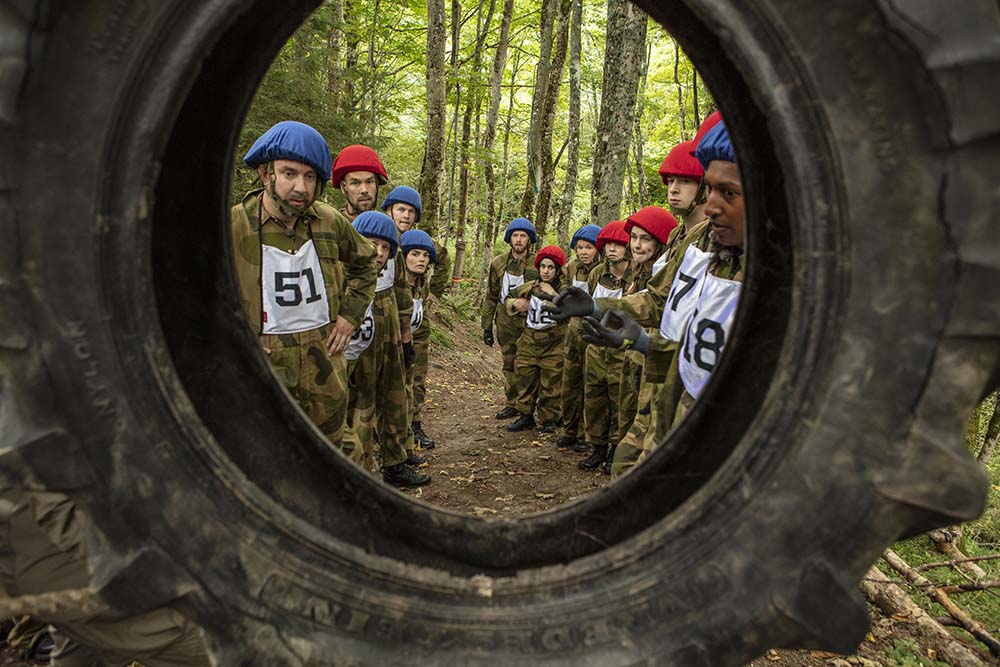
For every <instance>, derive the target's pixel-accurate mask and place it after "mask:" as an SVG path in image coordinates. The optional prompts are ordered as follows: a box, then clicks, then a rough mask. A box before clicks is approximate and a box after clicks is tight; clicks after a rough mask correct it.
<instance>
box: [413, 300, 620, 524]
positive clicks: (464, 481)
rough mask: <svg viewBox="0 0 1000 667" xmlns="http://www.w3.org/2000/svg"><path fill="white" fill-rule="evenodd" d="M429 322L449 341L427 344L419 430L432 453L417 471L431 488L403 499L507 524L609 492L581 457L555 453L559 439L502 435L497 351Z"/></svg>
mask: <svg viewBox="0 0 1000 667" xmlns="http://www.w3.org/2000/svg"><path fill="white" fill-rule="evenodd" d="M435 315H436V314H435ZM447 319H449V320H450V318H447ZM433 321H434V324H435V326H436V327H437V329H438V330H439V331H443V332H446V336H447V340H448V341H449V343H448V345H447V346H446V345H443V344H441V341H442V340H443V337H439V336H432V338H431V350H430V366H429V369H428V376H427V400H426V402H425V404H424V414H423V427H424V430H425V431H426V432H427V434H428V435H430V437H431V438H433V439H434V441H435V442H436V444H437V446H436V447H435V448H434V449H431V450H429V451H423V452H420V453H421V455H423V456H425V457H426V458H427V464H425V465H423V466H421V470H422V471H423V472H426V473H428V474H429V475H431V477H432V479H433V481H432V483H431V484H430V485H428V486H425V487H421V488H419V489H416V490H412V491H406V493H408V494H409V495H413V496H416V497H418V498H421V499H422V500H425V501H427V502H429V503H433V504H435V505H438V506H440V507H445V508H447V509H451V510H455V511H458V512H464V513H467V514H472V515H476V516H483V517H486V516H507V517H511V516H523V515H525V514H532V513H536V512H544V511H546V510H550V509H552V508H554V507H556V506H558V505H561V504H563V503H566V502H568V501H572V500H575V499H578V498H583V497H585V496H587V495H589V494H591V493H593V492H595V491H597V490H599V489H601V488H603V487H604V486H606V485H607V484H608V482H609V481H610V477H608V476H607V475H604V474H603V473H601V472H600V471H597V472H585V471H583V470H580V469H579V468H578V467H577V464H578V463H579V462H580V461H582V460H583V458H584V457H585V456H586V454H578V453H576V452H573V451H572V450H568V449H560V448H557V447H556V445H555V441H556V439H557V438H558V437H559V434H558V433H555V434H542V433H539V432H538V431H522V432H520V433H509V432H508V431H507V425H508V424H510V423H511V421H513V420H506V421H499V420H497V419H495V418H494V415H495V414H496V413H497V411H498V410H500V408H502V407H503V401H504V397H503V376H502V375H501V372H500V370H501V368H502V361H501V356H500V350H499V348H498V347H497V346H493V347H486V346H485V345H483V343H482V341H481V340H480V339H479V337H478V336H477V335H475V334H477V333H478V331H476V327H475V326H474V325H473V324H472V323H470V322H461V323H459V324H458V326H451V327H448V323H446V322H445V321H443V320H442V319H440V317H438V316H435V317H434V319H433ZM446 327H448V328H446Z"/></svg>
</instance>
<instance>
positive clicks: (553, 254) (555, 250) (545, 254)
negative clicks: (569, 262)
mask: <svg viewBox="0 0 1000 667" xmlns="http://www.w3.org/2000/svg"><path fill="white" fill-rule="evenodd" d="M545 258H548V259H551V260H552V261H553V262H555V263H556V266H563V265H565V264H566V253H564V252H563V249H562V248H560V247H559V246H557V245H547V246H545V247H544V248H542V249H541V250H539V251H538V254H537V255H535V268H536V269H537V268H538V265H539V264H541V263H542V260H543V259H545Z"/></svg>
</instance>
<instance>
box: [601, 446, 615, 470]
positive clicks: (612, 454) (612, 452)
mask: <svg viewBox="0 0 1000 667" xmlns="http://www.w3.org/2000/svg"><path fill="white" fill-rule="evenodd" d="M617 448H618V445H611V446H610V447H608V456H607V458H605V459H604V465H603V466H601V472H603V473H604V474H605V475H610V474H611V464H612V463H614V462H615V449H617Z"/></svg>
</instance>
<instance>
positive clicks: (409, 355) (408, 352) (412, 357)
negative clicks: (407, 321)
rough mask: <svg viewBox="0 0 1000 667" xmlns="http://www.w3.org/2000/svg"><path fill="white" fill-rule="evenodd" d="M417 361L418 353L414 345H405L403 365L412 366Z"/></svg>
mask: <svg viewBox="0 0 1000 667" xmlns="http://www.w3.org/2000/svg"><path fill="white" fill-rule="evenodd" d="M416 360H417V351H416V350H415V349H413V343H403V363H404V364H406V365H407V366H412V365H413V362H414V361H416Z"/></svg>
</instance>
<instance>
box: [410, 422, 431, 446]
mask: <svg viewBox="0 0 1000 667" xmlns="http://www.w3.org/2000/svg"><path fill="white" fill-rule="evenodd" d="M410 430H411V431H413V441H414V442H416V443H417V444H418V445H420V449H434V447H435V445H434V441H433V440H431V439H430V438H429V437H428V436H427V434H426V433H424V429H422V428H421V427H420V422H413V423H412V424H410Z"/></svg>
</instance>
